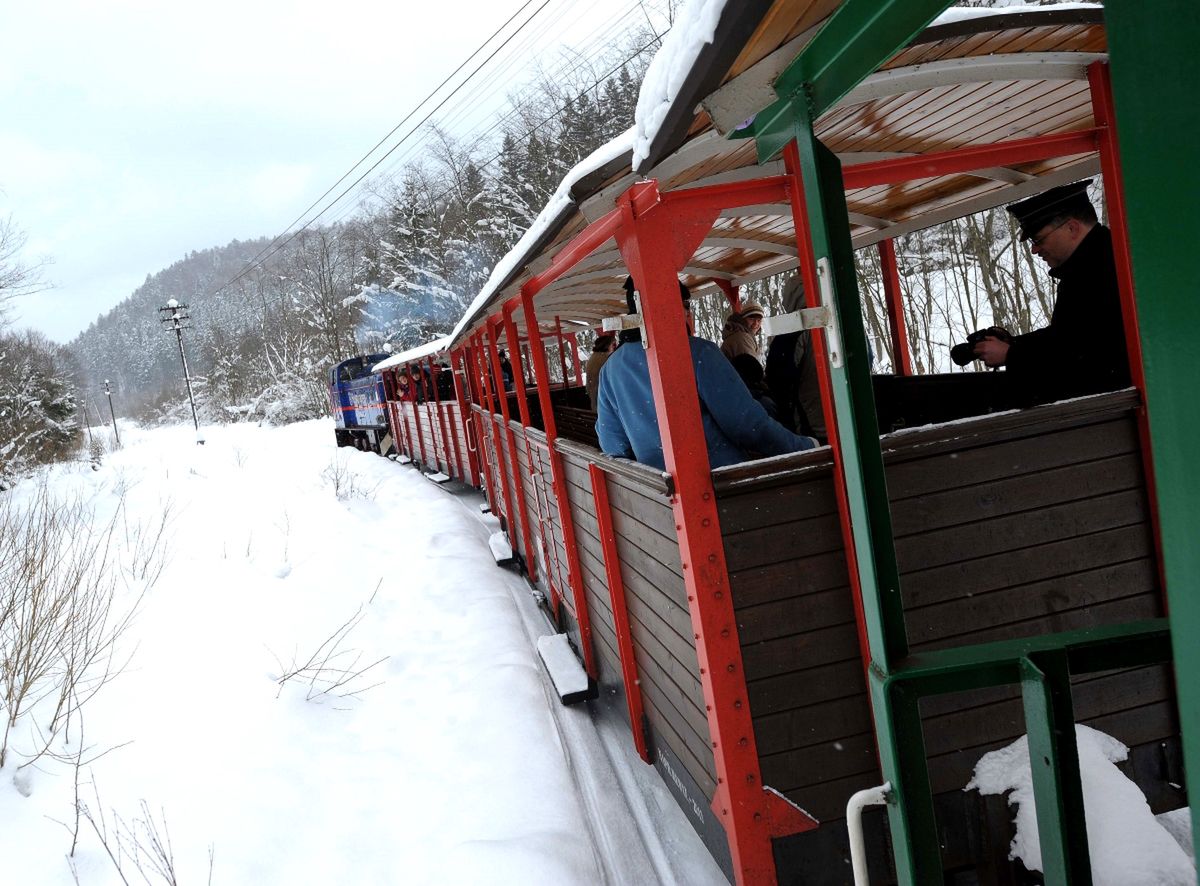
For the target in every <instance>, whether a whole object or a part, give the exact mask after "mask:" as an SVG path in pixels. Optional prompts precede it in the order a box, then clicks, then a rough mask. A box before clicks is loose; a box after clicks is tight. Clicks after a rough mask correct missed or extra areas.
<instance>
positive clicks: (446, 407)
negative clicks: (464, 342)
mask: <svg viewBox="0 0 1200 886" xmlns="http://www.w3.org/2000/svg"><path fill="white" fill-rule="evenodd" d="M446 371H448V370H444V369H442V367H441V365H440V364H438V363H434V364H433V390H434V392H435V394H436V395H437V404H438V419H439V420H440V421H441V425H442V435H443V441H444V448H445V450H446V467H447V471H446V473H447V474H449V475H450V476H454V474H455V471H457V472H458V479H459V480H460V481H461V480H462V479H463V478H464V475H463V465H462V449H461V447H460V446H459V444H458V430H457V428H455V426H454V413H453V411H452V410H451V408H450V407H451V405H452V404H453V401H451V400H443V399H442V393H441V388H440V387H439V386H438V376H440V375H441V374H442V373H443V372H446ZM453 377H454V375H453V373H451V378H452V379H453ZM450 450H454V461H453V462H452V461H451V460H450Z"/></svg>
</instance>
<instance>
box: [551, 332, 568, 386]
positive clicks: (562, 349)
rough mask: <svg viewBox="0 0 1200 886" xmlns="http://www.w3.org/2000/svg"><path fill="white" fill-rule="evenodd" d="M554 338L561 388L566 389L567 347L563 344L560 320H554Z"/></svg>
mask: <svg viewBox="0 0 1200 886" xmlns="http://www.w3.org/2000/svg"><path fill="white" fill-rule="evenodd" d="M554 337H555V338H557V339H558V365H559V366H560V367H561V368H562V380H563V388H564V389H566V387H567V346H566V344H565V343H564V342H563V331H562V319H561V318H559V317H557V316H556V317H555V318H554Z"/></svg>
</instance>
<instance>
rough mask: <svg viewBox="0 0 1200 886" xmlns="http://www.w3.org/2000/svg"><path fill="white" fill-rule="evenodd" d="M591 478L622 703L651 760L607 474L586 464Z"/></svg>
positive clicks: (637, 742)
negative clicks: (619, 672) (622, 696)
mask: <svg viewBox="0 0 1200 886" xmlns="http://www.w3.org/2000/svg"><path fill="white" fill-rule="evenodd" d="M588 473H589V474H590V475H591V478H592V497H593V498H594V499H595V501H596V525H597V526H598V527H599V534H600V546H601V548H602V549H603V551H604V575H605V577H606V578H607V579H608V596H609V599H610V600H611V601H612V614H613V629H614V630H615V631H616V633H617V651H618V653H619V654H620V656H621V679H622V681H623V682H624V683H625V704H626V705H627V706H628V707H629V726H630V728H631V729H632V730H633V745H634V747H636V748H637V752H638V756H639V757H641V758H642V759H643V760H645V761H646V762H647V763H653V762H654V760H653V758H652V757H651V756H650V747H649V745H648V743H647V741H646V733H647V731H648V730H647V722H646V714H645V711H644V710H643V708H642V685H641V681H640V680H639V679H638V666H637V656H636V655H635V653H634V649H633V628H632V625H631V623H630V621H629V607H628V606H626V604H625V581H624V579H622V578H621V556H620V554H619V553H618V552H617V534H616V532H614V531H613V522H612V505H610V504H609V501H608V477H607V475H606V474H605V473H604V471H603V470H602V469H601V468H600V466H599V465H598V464H595V463H594V462H593V463H592V464H590V465H588Z"/></svg>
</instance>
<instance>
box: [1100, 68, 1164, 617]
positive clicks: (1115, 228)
mask: <svg viewBox="0 0 1200 886" xmlns="http://www.w3.org/2000/svg"><path fill="white" fill-rule="evenodd" d="M1108 70H1109V69H1108V65H1107V64H1106V63H1105V62H1099V61H1098V62H1092V64H1090V65H1088V86H1089V87H1090V88H1091V95H1092V117H1093V118H1094V119H1095V121H1096V126H1097V127H1098V128H1099V131H1100V139H1099V141H1100V146H1099V147H1100V172H1101V174H1102V175H1103V176H1104V197H1105V200H1107V202H1108V209H1109V212H1108V224H1109V230H1111V231H1112V239H1113V257H1114V259H1115V260H1116V266H1117V289H1118V291H1119V292H1120V296H1121V319H1122V320H1123V321H1124V323H1125V347H1126V351H1127V355H1128V357H1129V376H1130V378H1131V379H1132V381H1133V386H1134V387H1135V388H1137V389H1138V393H1139V394H1140V395H1141V397H1140V403H1139V405H1138V410H1137V427H1138V441H1139V443H1140V444H1141V450H1142V471H1143V472H1144V474H1145V477H1146V497H1147V499H1148V501H1149V505H1150V525H1151V528H1152V530H1153V532H1154V559H1155V566H1156V567H1157V570H1158V586H1159V588H1161V589H1162V604H1163V611H1164V612H1166V611H1167V574H1166V569H1165V568H1164V563H1163V552H1162V532H1161V530H1160V528H1159V516H1158V488H1157V485H1156V483H1155V479H1154V453H1153V450H1152V448H1151V445H1150V415H1149V412H1148V409H1147V405H1146V372H1145V369H1144V367H1143V365H1142V335H1141V331H1140V330H1139V329H1138V319H1137V294H1136V293H1135V292H1134V288H1133V263H1132V261H1131V260H1130V256H1129V230H1128V228H1127V226H1126V219H1125V183H1124V180H1123V179H1122V176H1121V155H1120V152H1119V150H1118V148H1117V133H1116V129H1115V126H1116V119H1117V112H1116V109H1115V108H1114V107H1113V96H1112V83H1111V82H1110V80H1109V73H1108Z"/></svg>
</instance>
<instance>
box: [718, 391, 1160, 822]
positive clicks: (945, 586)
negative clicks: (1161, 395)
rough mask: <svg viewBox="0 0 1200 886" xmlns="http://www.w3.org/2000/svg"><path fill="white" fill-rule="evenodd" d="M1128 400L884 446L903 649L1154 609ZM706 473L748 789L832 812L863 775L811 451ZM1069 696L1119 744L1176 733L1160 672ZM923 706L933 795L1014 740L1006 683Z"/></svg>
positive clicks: (863, 755)
mask: <svg viewBox="0 0 1200 886" xmlns="http://www.w3.org/2000/svg"><path fill="white" fill-rule="evenodd" d="M1134 405H1135V402H1134V395H1133V394H1132V393H1131V392H1127V393H1118V394H1110V395H1104V396H1102V397H1096V398H1088V399H1086V400H1081V401H1072V402H1068V403H1063V404H1056V405H1054V406H1047V407H1040V408H1039V409H1036V410H1029V411H1026V412H1022V413H1015V414H1006V415H997V416H989V417H984V418H981V419H978V420H974V421H972V422H969V423H955V424H951V425H943V426H939V427H934V428H929V429H920V430H915V431H911V432H908V433H900V434H895V435H890V436H889V437H885V438H884V441H885V463H886V469H887V482H888V492H889V497H890V499H891V505H892V520H893V525H894V529H895V537H896V549H897V556H898V558H899V565H900V571H901V587H902V593H903V596H904V603H905V609H906V615H907V624H908V627H909V638H910V643H911V645H912V647H913V649H914V650H922V649H936V648H942V647H948V646H956V645H963V644H966V643H969V642H982V641H986V640H997V639H1001V638H1011V637H1018V636H1029V635H1033V634H1040V633H1048V632H1054V631H1060V630H1068V629H1072V628H1081V627H1085V626H1090V625H1098V624H1107V623H1113V622H1118V621H1125V620H1130V619H1138V618H1147V617H1154V616H1159V615H1161V614H1162V606H1161V595H1160V592H1159V588H1158V583H1157V575H1156V571H1155V565H1154V552H1153V539H1152V535H1151V530H1150V526H1149V524H1148V518H1147V503H1146V496H1145V489H1144V477H1143V473H1142V464H1141V457H1140V454H1139V450H1138V437H1137V430H1136V425H1135V422H1134V417H1133V408H1134ZM788 465H791V466H793V467H792V468H791V469H790V470H788V469H786V466H788ZM756 473H757V474H758V475H760V476H759V477H757V478H756V477H755V474H756ZM763 474H770V475H772V476H771V477H763V476H761V475H763ZM714 480H715V483H716V486H717V490H718V498H719V505H720V512H721V523H722V530H723V533H724V535H725V553H726V557H727V559H728V562H729V569H730V579H731V585H732V589H733V593H734V597H735V607H736V610H737V613H738V629H739V632H740V639H741V643H742V648H743V653H744V655H745V667H746V673H747V677H748V680H749V690H750V700H751V705H752V710H753V713H754V723H755V734H756V738H757V742H758V748H759V753H760V756H761V760H762V768H763V777H764V780H765V781H766V783H767V784H769V785H771V786H772V787H775V788H777V789H779V790H781V791H783V792H784V793H786V794H787V796H788V797H789V798H790V799H792V800H793V801H794V802H796V803H798V804H800V805H801V806H802V807H804V808H805V809H807V810H808V811H810V812H811V813H812V814H813V815H815V816H816V817H817V818H818V819H821V820H823V821H828V820H832V819H841V818H843V817H844V814H845V812H844V810H845V803H846V800H847V799H848V798H849V796H850V795H851V794H852V793H853V792H854V791H856V790H858V789H860V788H863V787H868V786H871V785H874V784H878V783H879V781H880V775H879V772H878V768H877V765H876V761H875V756H874V749H873V748H874V740H873V733H872V725H871V713H870V707H869V703H868V700H867V696H866V693H865V684H864V679H863V670H862V668H863V666H862V663H861V659H860V654H859V645H858V638H857V630H856V627H855V624H854V615H853V609H852V604H851V600H850V592H849V587H848V580H847V574H846V569H845V564H844V561H843V554H842V543H841V535H840V529H839V522H838V517H837V509H836V505H835V502H834V496H833V488H832V480H831V476H830V465H829V460H828V454H827V450H822V451H818V452H815V453H805V454H800V455H796V456H789V457H788V458H787V459H783V460H780V459H774V460H772V461H771V462H770V463H768V464H766V465H763V464H762V463H759V465H757V466H756V465H748V466H742V467H738V466H735V467H732V468H727V469H721V470H719V471H717V472H715V474H714ZM1074 698H1075V704H1076V712H1077V715H1078V717H1079V719H1081V720H1082V721H1084V722H1087V723H1088V724H1089V725H1093V726H1095V727H1096V728H1099V729H1102V730H1104V731H1106V732H1109V733H1110V734H1112V735H1115V736H1116V737H1117V738H1119V739H1121V740H1122V741H1124V742H1125V743H1126V744H1129V745H1131V746H1135V745H1144V744H1147V743H1150V742H1156V741H1161V740H1163V739H1166V738H1168V737H1170V736H1172V735H1175V734H1177V731H1178V727H1177V724H1176V722H1175V715H1174V705H1173V702H1172V700H1171V699H1172V689H1171V686H1170V682H1169V679H1168V677H1167V675H1166V674H1165V673H1164V672H1163V671H1162V670H1161V669H1158V668H1150V669H1142V670H1140V671H1132V672H1126V673H1123V674H1117V675H1114V674H1103V675H1090V676H1088V677H1086V678H1080V679H1077V681H1076V689H1075V693H1074ZM922 711H923V717H924V718H925V724H926V729H925V732H926V741H927V745H928V752H929V755H930V766H931V777H932V779H933V784H934V789H935V791H939V792H941V791H954V790H959V789H961V788H962V787H963V786H964V785H965V784H966V783H967V781H968V780H969V778H970V775H971V771H972V768H973V766H974V763H975V762H976V761H977V760H978V758H979V756H980V755H981V754H982V753H983V752H984V751H985V750H988V749H991V748H994V747H998V746H1000V745H1002V744H1005V743H1007V742H1009V741H1011V740H1012V739H1015V738H1017V737H1018V736H1019V735H1021V734H1022V733H1023V732H1024V726H1023V721H1022V713H1021V705H1020V700H1019V697H1018V696H1017V694H1016V693H1015V692H1013V691H1011V690H1009V689H1007V688H1005V689H997V690H989V691H987V692H979V693H972V694H969V695H967V694H963V695H961V696H959V697H950V696H944V697H939V698H935V699H929V700H927V701H926V703H925V704H924V706H923V709H922Z"/></svg>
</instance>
